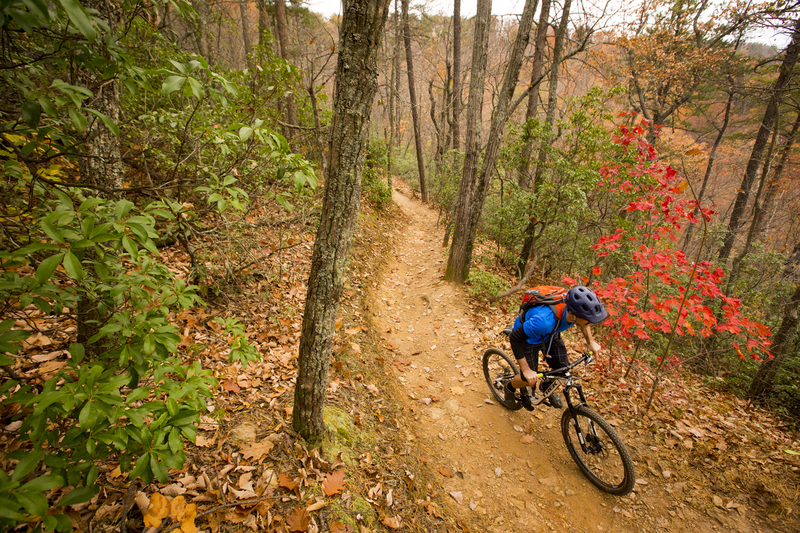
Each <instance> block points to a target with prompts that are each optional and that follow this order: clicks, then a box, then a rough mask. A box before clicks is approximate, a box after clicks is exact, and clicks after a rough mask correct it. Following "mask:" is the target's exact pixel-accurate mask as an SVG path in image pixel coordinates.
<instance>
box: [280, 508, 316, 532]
mask: <svg viewBox="0 0 800 533" xmlns="http://www.w3.org/2000/svg"><path fill="white" fill-rule="evenodd" d="M310 522H311V515H310V514H309V513H308V509H306V508H305V507H304V506H302V505H298V506H297V507H295V508H294V511H293V512H292V514H291V515H289V517H288V518H286V525H287V526H288V528H289V531H292V532H294V533H303V532H305V530H307V529H308V524H309V523H310Z"/></svg>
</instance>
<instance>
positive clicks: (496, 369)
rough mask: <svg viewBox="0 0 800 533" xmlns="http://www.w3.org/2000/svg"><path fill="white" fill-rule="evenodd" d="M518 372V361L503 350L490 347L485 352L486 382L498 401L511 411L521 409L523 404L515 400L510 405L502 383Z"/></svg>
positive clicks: (484, 369)
mask: <svg viewBox="0 0 800 533" xmlns="http://www.w3.org/2000/svg"><path fill="white" fill-rule="evenodd" d="M518 373H519V371H518V370H517V364H516V362H515V361H514V360H513V359H512V358H511V357H509V356H508V355H507V354H506V353H505V352H504V351H503V350H500V349H499V348H489V349H488V350H486V351H485V352H483V377H484V378H485V379H486V384H487V385H489V390H491V391H492V396H494V399H495V400H496V401H497V403H499V404H500V405H502V406H503V407H505V408H506V409H509V410H511V411H517V410H518V409H521V408H522V404H521V403H519V402H514V404H513V405H509V403H508V402H506V396H505V391H504V390H503V388H502V384H503V383H505V381H507V380H510V379H511V378H513V377H514V376H515V375H516V374H518Z"/></svg>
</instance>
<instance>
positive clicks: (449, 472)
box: [439, 466, 453, 477]
mask: <svg viewBox="0 0 800 533" xmlns="http://www.w3.org/2000/svg"><path fill="white" fill-rule="evenodd" d="M439 473H440V474H441V475H443V476H444V477H453V471H452V470H450V469H449V468H447V467H446V466H442V467H439Z"/></svg>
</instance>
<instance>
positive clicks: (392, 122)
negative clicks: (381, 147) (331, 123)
mask: <svg viewBox="0 0 800 533" xmlns="http://www.w3.org/2000/svg"><path fill="white" fill-rule="evenodd" d="M397 1H398V0H394V13H392V26H393V27H394V28H395V35H396V34H397V24H398V22H397V20H398V17H399V16H400V14H399V13H398V11H397ZM395 44H396V43H395ZM395 56H397V47H396V46H394V47H392V68H391V70H392V74H391V78H390V80H389V143H388V145H387V146H386V159H387V162H386V182H387V184H388V185H389V188H390V189H391V188H392V149H393V148H394V139H395V135H396V133H397V132H396V130H397V121H396V118H397V116H396V114H395V113H396V111H395V106H396V105H397V104H396V100H397V91H396V90H395V86H396V85H397V77H398V76H399V75H400V73H399V72H398V71H397V70H398V69H397V68H396V67H397V62H396V61H395V60H394V59H395Z"/></svg>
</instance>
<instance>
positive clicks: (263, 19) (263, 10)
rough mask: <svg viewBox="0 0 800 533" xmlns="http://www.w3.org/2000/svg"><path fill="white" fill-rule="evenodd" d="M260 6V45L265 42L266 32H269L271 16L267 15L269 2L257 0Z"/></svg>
mask: <svg viewBox="0 0 800 533" xmlns="http://www.w3.org/2000/svg"><path fill="white" fill-rule="evenodd" d="M256 4H258V45H259V46H262V45H264V44H266V43H265V42H264V32H266V31H268V30H269V15H268V14H267V0H256Z"/></svg>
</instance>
